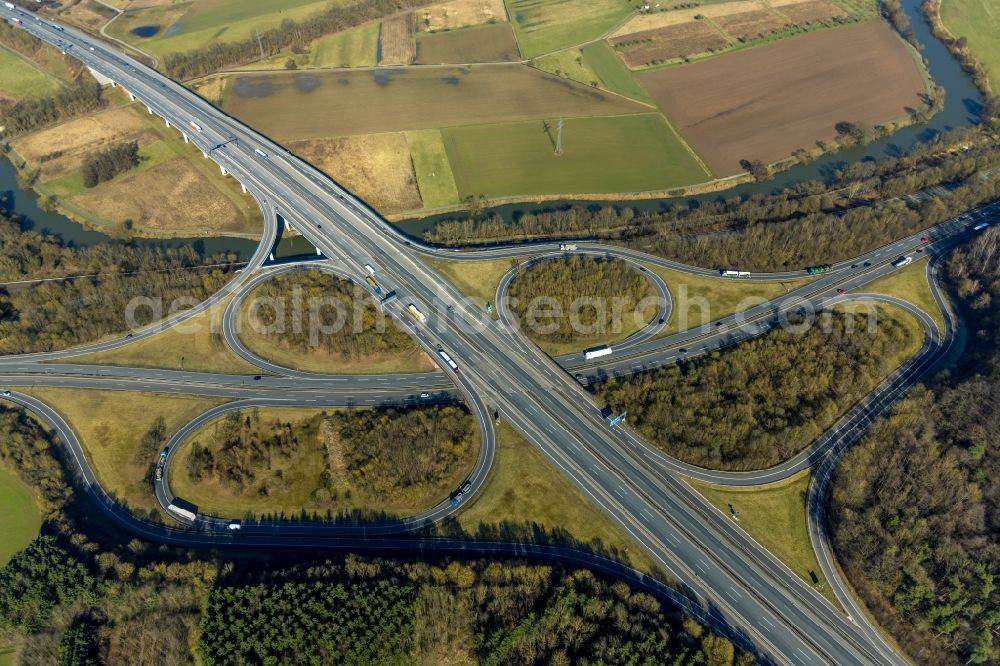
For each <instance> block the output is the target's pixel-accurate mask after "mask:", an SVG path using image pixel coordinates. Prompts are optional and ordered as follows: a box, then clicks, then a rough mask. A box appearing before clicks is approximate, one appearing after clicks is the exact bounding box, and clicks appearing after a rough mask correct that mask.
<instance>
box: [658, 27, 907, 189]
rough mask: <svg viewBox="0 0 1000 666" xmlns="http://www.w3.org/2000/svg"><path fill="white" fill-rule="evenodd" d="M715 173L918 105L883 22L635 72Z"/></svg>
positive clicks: (898, 44) (895, 41) (900, 52)
mask: <svg viewBox="0 0 1000 666" xmlns="http://www.w3.org/2000/svg"><path fill="white" fill-rule="evenodd" d="M640 78H641V80H642V83H643V85H644V86H645V87H646V89H647V90H648V91H649V92H650V93H652V94H653V96H654V97H656V99H657V101H658V102H659V104H660V106H662V107H663V109H664V111H666V112H667V115H668V116H669V117H670V119H671V120H672V121H673V122H674V125H675V127H677V128H678V129H679V130H680V131H681V133H682V134H683V135H684V136H685V138H686V139H687V141H688V142H689V143H690V144H691V145H692V146H693V147H694V149H695V150H696V151H697V152H698V153H699V154H700V155H701V157H702V158H703V159H704V160H705V161H706V162H708V164H709V166H710V167H711V168H712V170H713V171H714V172H715V173H716V175H719V176H724V175H729V174H733V173H737V172H739V171H740V170H741V169H740V160H744V159H751V160H752V159H760V160H763V161H765V162H774V161H776V160H779V159H781V158H784V157H787V156H789V155H791V154H792V152H793V151H795V150H796V149H798V148H812V147H813V146H815V144H816V141H819V140H827V141H828V140H831V139H833V138H835V137H836V135H837V132H836V130H835V129H834V125H836V124H837V123H838V122H841V121H848V122H857V121H860V122H864V123H868V124H876V123H880V122H886V121H888V120H892V119H894V118H897V117H899V116H903V115H905V114H906V113H907V109H908V108H912V109H916V108H920V106H921V105H922V98H921V95H922V94H923V93H924V91H925V90H924V83H923V79H922V78H921V75H920V72H919V70H918V69H917V65H916V63H915V62H914V59H913V57H912V56H911V54H910V52H909V51H908V50H907V47H906V46H905V45H904V44H903V42H902V41H901V40H900V39H899V38H898V37H897V36H896V35H895V34H894V33H893V32H892V31H891V30H890V29H889V28H888V27H887V26H886V25H884V24H883V23H881V22H879V21H873V22H870V23H862V24H858V25H852V26H847V27H843V28H836V29H833V30H823V31H820V32H813V33H809V34H806V35H801V36H799V37H793V38H791V39H785V40H782V41H780V42H775V43H773V44H767V45H764V46H759V47H757V48H753V49H749V50H746V51H739V52H736V53H732V54H729V55H723V56H719V57H717V58H713V59H711V60H707V61H704V62H698V63H694V64H692V65H685V66H682V67H673V68H669V69H663V70H659V71H654V72H648V73H646V74H642V75H640Z"/></svg>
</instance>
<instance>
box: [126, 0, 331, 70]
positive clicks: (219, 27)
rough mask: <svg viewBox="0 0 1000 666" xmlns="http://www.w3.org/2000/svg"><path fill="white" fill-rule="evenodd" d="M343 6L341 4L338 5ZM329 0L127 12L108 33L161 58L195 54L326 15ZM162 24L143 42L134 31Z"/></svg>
mask: <svg viewBox="0 0 1000 666" xmlns="http://www.w3.org/2000/svg"><path fill="white" fill-rule="evenodd" d="M338 2H340V0H338ZM329 4H330V2H329V0H204V1H203V2H197V3H182V4H175V5H164V6H159V7H149V8H145V9H137V10H135V11H128V12H125V13H124V14H123V15H122V16H120V17H119V18H117V19H115V20H114V21H113V22H112V23H111V27H110V28H108V33H109V34H111V35H112V36H114V37H117V38H118V39H121V40H122V41H125V42H128V43H130V44H133V45H135V46H137V47H138V48H141V49H143V50H144V51H148V52H150V53H152V54H153V55H156V56H163V55H166V54H168V53H174V52H183V51H191V50H194V49H197V48H201V47H203V46H207V45H208V44H210V43H212V42H234V41H239V40H242V39H247V38H248V37H252V36H253V35H254V33H255V31H257V30H260V31H261V32H264V31H265V30H267V29H269V28H273V27H276V26H278V25H280V24H281V22H282V21H284V20H286V19H291V20H300V19H303V18H306V17H308V16H309V15H310V14H315V13H318V12H320V11H322V10H323V9H324V8H326V7H327V6H328V5H329ZM147 25H156V26H159V27H160V31H159V32H158V33H156V34H155V35H153V36H152V37H149V38H141V37H138V36H136V35H135V34H133V33H132V30H133V29H135V28H137V27H140V26H147Z"/></svg>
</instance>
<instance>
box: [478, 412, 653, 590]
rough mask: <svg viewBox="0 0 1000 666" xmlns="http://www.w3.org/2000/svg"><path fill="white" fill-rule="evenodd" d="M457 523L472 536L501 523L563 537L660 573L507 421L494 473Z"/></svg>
mask: <svg viewBox="0 0 1000 666" xmlns="http://www.w3.org/2000/svg"><path fill="white" fill-rule="evenodd" d="M458 522H459V524H460V525H461V526H462V527H463V528H464V529H465V531H466V532H468V533H469V534H471V535H475V534H476V533H477V531H478V530H479V529H480V526H483V528H487V529H488V528H490V527H494V528H496V527H499V526H502V525H510V526H512V527H518V526H520V527H526V526H531V527H534V528H538V529H541V530H543V531H545V532H549V533H553V532H555V533H562V534H565V535H567V536H569V537H571V538H572V539H574V540H576V541H578V542H581V543H584V544H587V543H591V542H597V543H599V544H600V545H601V546H603V547H612V548H616V549H618V551H619V552H622V553H624V554H625V557H624V559H625V560H626V561H627V563H628V564H629V565H631V566H633V567H635V568H636V569H639V570H641V571H646V572H649V571H654V570H656V569H658V567H657V566H656V565H655V564H654V562H653V560H652V558H651V557H650V556H649V555H647V554H646V552H645V551H644V550H642V549H641V548H640V547H639V546H638V545H636V544H635V543H634V542H633V541H632V540H631V539H630V538H629V537H628V536H626V535H625V534H624V533H623V532H622V531H621V529H620V528H618V526H616V525H615V524H613V523H612V522H611V519H609V518H608V517H607V516H605V515H604V514H603V513H602V512H601V511H600V509H598V508H597V507H596V506H594V504H593V503H592V502H591V501H590V500H589V499H588V498H587V497H585V496H584V494H583V493H582V492H581V491H580V490H578V489H577V488H576V486H574V485H573V484H572V483H571V482H570V481H569V480H568V479H567V478H566V477H565V476H563V475H562V474H561V473H560V472H559V471H558V470H556V469H555V468H554V467H553V466H552V464H551V463H549V461H548V460H546V459H545V458H543V457H542V455H541V454H540V453H539V452H538V451H537V450H536V449H535V448H534V447H533V446H532V445H531V444H529V443H528V442H527V441H526V440H525V439H524V438H523V437H522V436H521V435H520V434H519V433H518V432H517V431H516V430H514V429H513V428H512V427H511V426H510V425H508V424H506V423H501V424H500V426H499V427H498V428H497V459H496V462H495V464H494V466H493V471H492V472H491V473H490V476H489V478H488V479H487V481H486V485H485V487H484V488H483V489H482V491H481V492H480V494H479V495H478V496H477V497H476V498H475V500H474V501H473V502H472V503H471V504H470V505H469V506H467V507H466V508H465V510H464V511H462V512H461V513H460V514H459V515H458ZM597 550H600V548H597Z"/></svg>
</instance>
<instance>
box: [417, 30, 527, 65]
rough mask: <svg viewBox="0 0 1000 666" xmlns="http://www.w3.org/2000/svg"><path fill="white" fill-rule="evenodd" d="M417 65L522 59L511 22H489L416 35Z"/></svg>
mask: <svg viewBox="0 0 1000 666" xmlns="http://www.w3.org/2000/svg"><path fill="white" fill-rule="evenodd" d="M416 39H417V60H416V62H417V63H418V64H438V63H469V62H513V61H515V60H520V54H519V53H518V51H517V42H515V41H514V33H513V32H512V31H511V28H510V24H509V23H507V22H506V21H504V22H501V23H488V24H486V25H476V26H472V27H468V28H459V29H458V30H446V31H442V32H432V33H418V34H417V37H416Z"/></svg>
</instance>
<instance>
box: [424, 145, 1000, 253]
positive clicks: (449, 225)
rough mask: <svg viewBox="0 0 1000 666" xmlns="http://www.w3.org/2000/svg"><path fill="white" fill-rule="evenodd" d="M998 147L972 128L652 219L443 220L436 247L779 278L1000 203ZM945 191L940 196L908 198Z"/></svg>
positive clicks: (622, 211) (620, 212)
mask: <svg viewBox="0 0 1000 666" xmlns="http://www.w3.org/2000/svg"><path fill="white" fill-rule="evenodd" d="M998 148H1000V145H998V144H997V143H996V141H994V140H992V139H984V138H983V137H982V136H980V134H979V133H978V132H977V131H975V130H962V131H955V132H952V133H950V134H949V135H948V136H947V137H945V138H944V139H943V140H942V141H941V142H940V143H936V144H928V145H924V146H922V147H919V148H916V149H914V150H913V151H912V152H911V153H909V154H907V155H905V156H902V157H897V158H886V159H884V160H881V161H879V162H877V163H872V162H861V163H857V164H851V165H847V166H845V167H843V168H842V169H840V170H839V171H838V172H837V173H836V174H835V175H834V177H833V178H832V179H831V181H830V182H829V183H822V182H819V181H811V182H805V183H799V184H797V185H795V186H792V187H789V188H786V189H784V190H782V191H780V192H777V193H773V194H766V195H753V196H749V197H732V198H729V199H723V198H721V197H719V198H717V199H711V200H705V201H699V202H689V203H676V204H671V205H668V206H665V207H664V208H663V209H657V210H653V211H638V210H636V209H635V208H631V207H628V206H591V207H582V206H570V207H562V208H557V209H550V210H543V211H538V212H534V213H524V214H520V215H515V216H513V217H512V218H510V219H506V218H503V217H501V216H499V215H495V214H494V215H487V216H482V215H470V216H467V217H463V218H458V219H451V220H444V221H442V222H440V223H438V224H437V225H436V226H435V227H434V228H433V229H431V230H429V231H428V232H426V233H425V238H426V239H427V240H429V241H431V242H436V243H442V244H453V243H495V242H500V241H520V240H537V239H541V238H577V237H581V236H582V237H588V238H597V239H603V240H608V241H613V242H620V243H622V244H625V245H627V246H629V247H633V248H636V249H640V250H643V251H646V252H650V253H653V254H657V255H659V256H663V257H666V258H670V259H675V260H678V261H683V262H686V263H690V264H696V265H701V266H708V267H715V268H733V267H738V268H742V269H745V270H756V271H774V270H789V269H800V268H804V267H806V266H810V265H814V264H817V263H829V262H830V261H832V260H841V259H848V258H850V257H853V256H857V255H858V254H862V253H864V252H866V251H869V250H871V249H873V248H876V247H879V246H881V245H883V244H885V243H888V242H890V241H893V240H896V239H898V238H900V237H902V236H905V235H907V234H910V233H914V232H916V231H919V230H921V229H923V228H926V227H927V226H930V225H932V224H935V223H937V222H940V221H943V220H946V219H948V218H950V217H952V216H953V215H956V214H958V213H959V212H961V211H964V210H967V209H969V208H972V207H975V206H977V205H980V204H982V203H983V202H986V201H990V200H993V199H995V198H997V197H998V196H1000V178H997V177H996V170H997V169H998V167H1000V150H998ZM939 186H942V187H943V188H944V190H945V191H944V192H942V193H940V194H939V195H938V196H936V197H915V198H910V199H902V198H901V197H903V195H907V194H914V193H920V192H923V191H926V190H929V189H932V188H936V187H939Z"/></svg>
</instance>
